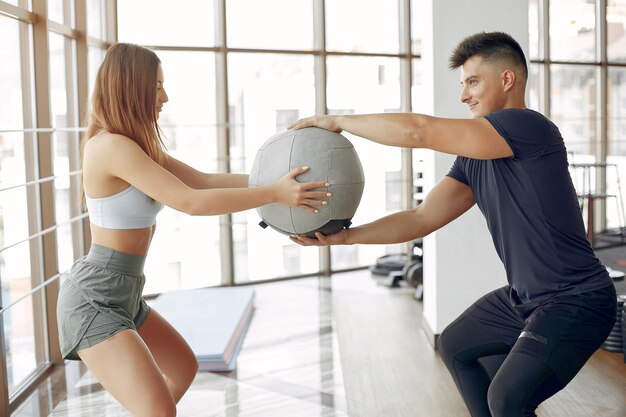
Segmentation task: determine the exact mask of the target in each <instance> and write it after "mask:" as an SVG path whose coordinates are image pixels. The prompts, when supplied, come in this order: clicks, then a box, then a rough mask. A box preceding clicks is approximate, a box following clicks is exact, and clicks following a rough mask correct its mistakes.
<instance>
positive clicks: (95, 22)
mask: <svg viewBox="0 0 626 417" xmlns="http://www.w3.org/2000/svg"><path fill="white" fill-rule="evenodd" d="M104 2H105V0H87V32H89V36H92V37H94V38H96V39H106V14H105V11H106V8H105V3H104ZM128 2H132V3H134V4H137V3H141V2H138V1H132V0H126V1H121V2H118V4H119V3H128ZM146 6H148V5H147V4H144V7H145V8H146V9H147V8H148V7H146ZM137 26H141V27H143V26H144V24H143V22H142V24H141V25H137Z"/></svg>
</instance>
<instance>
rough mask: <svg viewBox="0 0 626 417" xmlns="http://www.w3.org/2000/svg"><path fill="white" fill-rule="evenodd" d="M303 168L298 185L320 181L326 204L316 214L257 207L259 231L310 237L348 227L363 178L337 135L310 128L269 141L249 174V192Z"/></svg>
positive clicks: (275, 206)
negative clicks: (324, 185)
mask: <svg viewBox="0 0 626 417" xmlns="http://www.w3.org/2000/svg"><path fill="white" fill-rule="evenodd" d="M304 166H308V167H309V170H308V171H307V172H305V173H303V174H301V175H299V176H298V177H297V180H298V181H299V182H312V181H325V182H328V183H330V186H329V187H327V190H328V191H329V192H331V193H332V197H331V198H329V199H328V205H326V206H316V208H317V209H319V213H310V212H308V211H305V210H301V209H298V208H292V207H288V206H285V205H282V204H268V205H265V206H262V207H259V208H257V212H258V213H259V216H260V217H261V219H263V221H262V222H261V223H259V225H261V227H263V228H265V227H267V226H270V227H271V228H272V229H274V230H277V231H278V232H280V233H283V234H286V235H292V234H298V235H300V234H302V235H306V236H309V237H315V232H322V233H323V234H325V235H329V234H333V233H337V232H339V231H340V230H341V229H344V228H346V229H347V228H348V227H350V224H351V219H352V217H353V216H354V213H355V212H356V209H357V207H358V206H359V203H360V202H361V196H362V195H363V188H364V186H365V179H364V176H363V168H362V167H361V161H360V160H359V156H358V155H357V153H356V150H355V149H354V146H352V144H351V143H350V141H349V140H348V139H346V138H345V137H344V136H342V135H340V134H339V133H335V132H330V131H328V130H324V129H319V128H315V127H310V128H305V129H300V130H287V131H284V132H280V133H277V134H275V135H274V136H272V137H270V138H269V139H268V140H267V141H266V142H265V143H264V144H263V145H262V146H261V148H259V150H258V152H257V155H256V158H255V160H254V163H253V165H252V170H251V172H250V178H249V181H248V183H249V185H250V187H259V186H262V185H267V184H273V183H275V182H276V181H278V180H279V179H280V178H282V177H283V176H284V175H285V174H287V173H288V172H289V171H291V170H293V169H295V168H298V167H304Z"/></svg>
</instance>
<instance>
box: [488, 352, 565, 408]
mask: <svg viewBox="0 0 626 417" xmlns="http://www.w3.org/2000/svg"><path fill="white" fill-rule="evenodd" d="M562 388H563V384H562V383H561V381H560V380H559V378H558V376H557V375H556V373H555V372H554V371H552V370H551V369H550V368H548V366H547V365H546V364H545V363H544V361H543V360H542V359H539V358H537V357H535V356H531V355H527V354H525V353H517V352H511V353H510V354H509V355H508V356H507V359H506V360H505V361H504V363H503V364H502V366H501V367H500V370H499V371H498V373H497V374H496V376H495V378H494V379H493V382H492V384H491V386H490V387H489V393H488V394H487V401H488V402H489V410H490V412H491V416H493V417H534V416H536V414H535V410H536V409H537V407H538V406H539V404H541V403H542V402H543V401H545V400H546V399H548V398H550V397H551V396H553V395H554V394H556V393H557V392H559V391H560V390H561V389H562Z"/></svg>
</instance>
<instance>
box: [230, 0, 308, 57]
mask: <svg viewBox="0 0 626 417" xmlns="http://www.w3.org/2000/svg"><path fill="white" fill-rule="evenodd" d="M278 11H279V12H278ZM226 13H227V22H226V23H227V24H226V28H227V30H228V36H227V39H228V46H229V47H231V48H258V49H300V50H302V49H312V48H313V5H312V2H311V0H264V1H258V0H229V1H228V2H227V3H226Z"/></svg>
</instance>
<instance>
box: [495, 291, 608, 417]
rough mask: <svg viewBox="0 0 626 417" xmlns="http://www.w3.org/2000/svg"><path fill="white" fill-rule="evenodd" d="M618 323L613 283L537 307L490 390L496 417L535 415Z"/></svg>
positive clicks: (568, 380) (566, 382)
mask: <svg viewBox="0 0 626 417" xmlns="http://www.w3.org/2000/svg"><path fill="white" fill-rule="evenodd" d="M614 321H615V292H614V289H613V288H612V287H610V288H607V289H603V290H598V291H593V292H590V293H586V294H580V295H576V296H566V297H558V298H554V299H552V300H551V301H550V302H549V303H547V304H545V305H543V306H540V307H538V308H537V309H535V310H534V311H533V312H532V313H531V314H530V316H529V317H528V319H527V320H526V323H527V324H526V327H525V328H524V330H523V331H522V332H521V333H520V336H519V338H518V340H517V342H516V343H515V346H514V347H513V349H512V350H511V353H510V354H509V355H508V357H507V359H506V360H505V361H504V363H503V364H502V366H501V367H500V369H499V370H498V372H497V374H496V376H495V377H494V379H493V382H492V384H491V387H490V388H489V393H488V401H489V408H490V411H491V414H492V415H493V417H529V416H535V415H536V414H535V410H536V409H537V407H538V406H539V404H541V403H542V402H543V401H545V400H546V399H548V398H550V397H551V396H552V395H554V394H555V393H557V392H558V391H559V390H561V389H562V388H564V387H565V386H566V385H567V384H568V383H569V382H570V381H571V380H572V379H573V378H574V377H575V376H576V374H577V373H578V372H579V371H580V369H581V368H582V367H583V365H584V364H585V363H586V362H587V360H588V359H589V357H591V355H592V354H593V353H594V352H595V351H596V350H597V349H598V347H599V346H600V344H601V343H602V342H603V341H604V340H605V339H606V337H607V336H608V334H609V332H610V331H611V328H612V327H613V323H614Z"/></svg>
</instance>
